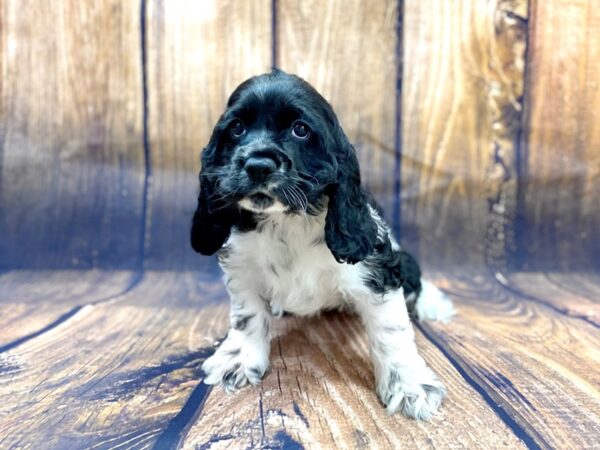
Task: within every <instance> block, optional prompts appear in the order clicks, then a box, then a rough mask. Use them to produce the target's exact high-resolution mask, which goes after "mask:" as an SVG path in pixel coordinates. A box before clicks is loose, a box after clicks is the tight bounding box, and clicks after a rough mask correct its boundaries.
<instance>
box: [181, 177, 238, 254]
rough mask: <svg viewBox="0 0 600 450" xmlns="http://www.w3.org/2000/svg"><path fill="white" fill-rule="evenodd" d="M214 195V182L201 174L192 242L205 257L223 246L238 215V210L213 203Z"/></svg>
mask: <svg viewBox="0 0 600 450" xmlns="http://www.w3.org/2000/svg"><path fill="white" fill-rule="evenodd" d="M214 195H215V186H214V182H213V181H210V180H209V179H208V178H207V177H205V176H203V174H202V172H200V194H199V195H198V206H197V208H196V212H195V213H194V219H193V222H192V231H191V236H190V238H191V239H190V241H191V244H192V247H193V249H194V250H196V251H197V252H198V253H201V254H203V255H212V254H214V253H215V252H216V251H218V250H219V249H220V248H221V247H222V246H223V244H224V243H225V241H226V240H227V238H228V237H229V234H230V233H231V227H232V226H233V224H235V223H236V220H237V219H236V218H237V215H238V213H237V211H236V210H232V209H231V208H227V207H225V206H224V205H219V204H218V202H214V201H212V200H211V198H212V197H214Z"/></svg>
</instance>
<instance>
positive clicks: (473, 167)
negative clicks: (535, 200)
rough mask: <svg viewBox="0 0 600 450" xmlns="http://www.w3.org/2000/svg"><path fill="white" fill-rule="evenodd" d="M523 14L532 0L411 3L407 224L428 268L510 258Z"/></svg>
mask: <svg viewBox="0 0 600 450" xmlns="http://www.w3.org/2000/svg"><path fill="white" fill-rule="evenodd" d="M432 11H435V14H432ZM526 17H527V1H526V0H495V1H492V2H489V1H487V0H477V1H466V0H464V1H457V2H452V3H449V2H446V1H443V0H425V1H423V0H406V1H404V17H403V27H404V38H403V39H404V42H403V71H402V99H401V108H402V172H401V176H402V180H401V189H402V195H401V205H402V207H401V227H402V234H403V242H405V244H406V247H407V248H408V249H409V250H412V251H413V252H414V253H417V254H419V256H420V258H421V261H423V263H424V264H425V265H426V266H435V267H439V268H448V267H457V266H460V267H465V266H470V267H480V266H481V265H482V264H484V263H486V262H487V263H488V264H490V265H493V266H495V267H503V266H505V265H506V256H505V255H506V250H507V249H511V248H512V246H513V245H514V244H513V242H512V241H513V236H512V230H513V222H514V216H515V208H516V186H517V176H516V167H515V160H516V157H515V147H516V146H515V142H516V141H517V138H518V135H519V126H520V122H521V96H522V93H523V77H524V71H523V68H524V54H525V46H526V31H527V30H526V28H527V26H526V24H527V19H526Z"/></svg>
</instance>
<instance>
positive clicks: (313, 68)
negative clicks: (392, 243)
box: [276, 0, 398, 215]
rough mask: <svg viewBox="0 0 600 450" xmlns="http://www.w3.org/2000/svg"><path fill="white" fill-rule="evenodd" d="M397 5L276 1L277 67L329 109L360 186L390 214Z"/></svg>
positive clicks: (380, 0) (381, 0)
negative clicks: (353, 156)
mask: <svg viewBox="0 0 600 450" xmlns="http://www.w3.org/2000/svg"><path fill="white" fill-rule="evenodd" d="M397 5H398V2H397V1H391V0H377V1H367V0H352V1H342V0H335V1H327V2H324V1H315V0H311V1H302V2H298V1H294V0H279V1H278V2H277V9H276V11H277V35H276V37H277V43H276V51H277V53H276V62H277V66H278V67H280V68H281V69H283V70H285V71H287V72H291V73H296V74H298V75H299V76H301V77H302V78H304V79H306V80H307V81H308V82H310V83H311V84H312V85H313V86H314V87H315V88H316V89H317V90H318V91H319V92H320V93H321V94H322V95H323V96H324V97H325V98H326V99H327V100H328V101H329V102H330V103H331V105H332V106H333V108H334V110H335V111H336V113H337V114H338V117H339V119H340V121H341V124H342V127H343V128H344V131H345V132H346V134H347V135H348V137H349V139H350V141H351V142H352V143H353V144H354V146H355V148H356V150H357V153H358V156H359V161H360V164H361V174H362V178H363V182H364V183H365V184H366V185H367V186H368V187H369V188H370V189H371V191H372V192H373V193H374V194H375V196H376V197H377V199H378V200H379V201H380V202H381V203H382V205H383V206H385V209H386V210H387V212H388V215H391V211H392V205H393V200H394V199H393V194H394V182H395V176H394V170H395V167H396V166H395V162H396V154H395V132H396V117H395V114H396V107H395V98H396V76H397V64H398V61H397V58H396V45H397V39H396V38H397V21H398V9H397Z"/></svg>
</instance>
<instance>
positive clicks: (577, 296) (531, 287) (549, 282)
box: [498, 272, 600, 327]
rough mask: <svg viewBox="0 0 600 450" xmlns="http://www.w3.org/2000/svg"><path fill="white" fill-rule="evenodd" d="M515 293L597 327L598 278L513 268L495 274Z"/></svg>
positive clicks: (599, 317)
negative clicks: (511, 271)
mask: <svg viewBox="0 0 600 450" xmlns="http://www.w3.org/2000/svg"><path fill="white" fill-rule="evenodd" d="M498 279H499V281H500V283H501V284H503V285H505V286H506V287H507V288H508V289H510V290H512V291H513V292H514V293H515V294H517V295H520V296H523V297H526V298H527V299H529V300H532V301H535V302H539V303H543V304H544V303H545V304H547V305H549V306H551V307H553V308H556V309H557V311H560V312H561V313H563V314H566V315H568V316H571V317H576V318H579V319H582V320H585V321H586V322H589V323H591V324H592V325H595V326H597V327H600V282H599V280H596V281H595V282H592V281H591V280H588V279H586V277H584V276H582V275H580V274H564V273H530V272H517V273H511V274H509V275H507V276H502V275H500V276H498Z"/></svg>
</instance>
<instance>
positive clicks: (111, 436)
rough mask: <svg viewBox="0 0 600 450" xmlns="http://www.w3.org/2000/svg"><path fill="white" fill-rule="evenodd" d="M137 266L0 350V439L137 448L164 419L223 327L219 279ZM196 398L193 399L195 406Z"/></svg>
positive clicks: (180, 401) (184, 396)
mask: <svg viewBox="0 0 600 450" xmlns="http://www.w3.org/2000/svg"><path fill="white" fill-rule="evenodd" d="M212 280H217V278H215V277H214V276H211V277H210V280H207V279H203V278H202V277H201V276H198V275H196V274H191V273H186V272H179V273H173V272H160V273H146V274H145V275H144V279H143V280H142V281H141V282H140V284H139V285H138V286H136V287H135V288H134V289H133V290H131V291H130V292H129V293H127V294H126V295H125V296H124V297H125V298H122V299H120V300H119V302H117V303H110V304H109V303H104V304H100V305H97V306H91V307H88V308H85V309H83V310H81V311H80V312H78V313H77V314H76V315H74V316H73V317H71V318H70V319H69V320H68V321H66V322H64V323H63V324H62V325H61V326H59V327H57V328H54V329H53V330H51V331H49V332H47V333H44V334H43V335H41V336H39V337H37V338H36V339H33V340H30V341H28V342H27V343H25V344H23V345H21V346H19V347H17V348H15V349H12V350H10V351H8V352H5V353H2V354H1V355H0V447H1V448H17V447H18V448H40V447H43V448H47V449H55V448H56V449H64V448H69V449H83V448H86V449H89V448H109V447H110V448H114V447H118V446H119V445H120V446H124V447H127V448H144V446H148V445H149V443H150V444H151V443H152V442H154V441H156V440H157V439H158V437H159V436H160V435H161V433H163V432H164V431H165V430H166V429H168V427H169V426H170V425H171V421H172V419H174V418H175V417H176V416H177V415H178V413H180V411H181V410H182V408H183V406H184V404H185V403H186V401H187V400H188V397H189V396H190V394H191V393H193V391H194V389H195V388H196V386H197V384H198V382H199V380H200V372H199V370H200V365H201V364H202V361H203V359H204V358H206V356H208V355H209V354H210V352H211V351H212V348H213V342H214V340H215V337H216V336H222V335H223V334H224V333H225V331H226V329H225V328H224V326H225V324H226V323H227V310H226V309H225V308H223V307H215V306H212V305H213V304H217V303H219V302H221V303H222V301H223V299H224V298H223V296H224V293H223V288H222V285H221V283H220V282H217V283H216V284H215V283H214V282H213V281H212ZM195 407H196V405H195Z"/></svg>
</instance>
